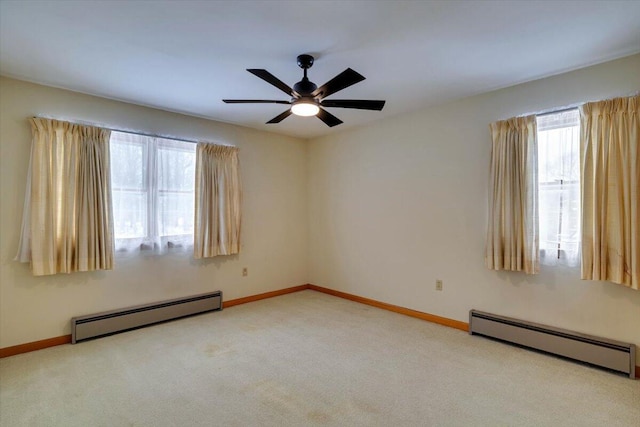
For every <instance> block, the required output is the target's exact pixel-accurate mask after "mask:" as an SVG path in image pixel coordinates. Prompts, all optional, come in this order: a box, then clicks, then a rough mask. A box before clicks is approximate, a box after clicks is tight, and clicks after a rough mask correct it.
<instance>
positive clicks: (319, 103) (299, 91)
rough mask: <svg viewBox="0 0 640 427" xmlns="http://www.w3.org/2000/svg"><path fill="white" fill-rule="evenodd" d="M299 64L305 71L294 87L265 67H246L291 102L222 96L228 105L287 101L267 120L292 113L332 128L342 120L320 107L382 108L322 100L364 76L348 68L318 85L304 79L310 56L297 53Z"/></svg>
mask: <svg viewBox="0 0 640 427" xmlns="http://www.w3.org/2000/svg"><path fill="white" fill-rule="evenodd" d="M297 59H298V66H299V67H300V68H302V69H303V70H304V77H303V78H302V80H300V81H299V82H298V83H296V84H294V85H293V89H292V88H290V87H289V86H288V85H287V84H286V83H284V82H282V81H281V80H279V79H278V78H277V77H276V76H274V75H273V74H271V73H270V72H268V71H267V70H262V69H256V68H248V69H247V71H248V72H250V73H251V74H253V75H255V76H257V77H259V78H261V79H262V80H264V81H266V82H267V83H270V84H272V85H273V86H275V87H277V88H278V89H280V90H281V91H283V92H284V93H286V94H287V95H289V96H291V100H290V101H278V100H265V99H223V100H222V101H224V102H226V103H227V104H286V105H290V106H291V107H290V108H289V109H288V110H286V111H285V112H283V113H282V114H279V115H277V116H276V117H274V118H273V119H271V120H269V121H268V122H267V124H270V123H280V122H281V121H282V120H284V119H286V118H287V117H289V116H290V115H291V114H295V115H297V116H317V117H318V118H319V119H320V120H322V121H323V122H324V123H325V124H326V125H327V126H329V127H333V126H337V125H339V124H340V123H342V120H340V119H339V118H337V117H336V116H334V115H333V114H331V113H329V112H328V111H327V110H325V109H324V108H323V107H328V108H332V107H339V108H356V109H358V110H377V111H380V110H382V108H383V107H384V103H385V101H372V100H364V99H325V98H326V97H328V96H329V95H332V94H334V93H336V92H338V91H339V90H342V89H344V88H347V87H349V86H351V85H354V84H356V83H358V82H361V81H362V80H364V79H365V78H364V76H362V75H361V74H359V73H357V72H355V71H353V70H352V69H351V68H347V69H346V70H344V71H343V72H342V73H340V74H338V75H337V76H335V77H334V78H332V79H331V80H329V81H328V82H326V83H325V84H324V85H322V86H320V87H318V86H316V84H315V83H313V82H312V81H311V80H309V79H308V78H307V70H308V69H309V68H311V66H312V65H313V60H314V58H313V56H311V55H298V58H297Z"/></svg>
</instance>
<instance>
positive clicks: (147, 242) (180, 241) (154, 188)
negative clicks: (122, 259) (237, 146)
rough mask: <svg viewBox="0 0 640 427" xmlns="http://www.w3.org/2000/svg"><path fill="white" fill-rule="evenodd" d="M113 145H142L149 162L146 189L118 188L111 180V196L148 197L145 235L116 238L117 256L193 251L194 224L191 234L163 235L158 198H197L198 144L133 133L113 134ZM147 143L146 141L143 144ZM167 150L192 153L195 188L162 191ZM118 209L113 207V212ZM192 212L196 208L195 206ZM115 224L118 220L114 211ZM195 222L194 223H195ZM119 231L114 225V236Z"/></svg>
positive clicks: (144, 180) (144, 178)
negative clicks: (161, 167) (130, 137)
mask: <svg viewBox="0 0 640 427" xmlns="http://www.w3.org/2000/svg"><path fill="white" fill-rule="evenodd" d="M118 134H131V135H136V136H137V137H140V138H142V139H143V141H126V140H124V139H121V140H118ZM111 138H112V139H111V144H130V145H137V146H140V147H141V148H142V150H143V154H142V161H143V162H144V163H146V174H143V177H142V178H143V183H142V185H143V187H142V188H141V189H138V188H122V187H118V186H117V185H115V183H114V182H113V179H112V193H113V194H115V193H116V192H126V191H134V192H139V193H142V194H145V195H146V197H144V199H145V201H146V205H145V206H146V224H145V225H144V226H143V232H142V234H143V235H142V236H118V235H117V234H116V235H115V236H114V237H115V241H116V253H120V254H122V253H137V252H142V251H144V252H146V253H149V252H153V253H162V252H165V251H166V250H168V249H179V248H182V249H190V248H192V247H193V225H192V227H191V230H190V232H189V233H180V234H170V235H169V234H167V235H163V234H161V228H162V226H161V225H160V219H161V212H160V202H159V198H160V197H161V194H162V193H164V194H171V193H173V194H179V193H189V192H190V193H192V194H193V196H194V197H195V194H194V193H195V161H196V150H195V148H196V146H195V143H193V142H190V141H183V140H178V139H168V138H161V137H155V136H148V135H141V134H135V133H132V132H120V131H118V132H116V131H114V132H112V137H111ZM144 140H146V142H145V141H144ZM163 149H165V150H167V151H183V152H190V153H193V171H194V178H193V179H194V186H193V187H192V188H191V190H187V191H184V190H182V191H181V190H171V189H161V188H159V187H160V185H161V184H160V182H159V181H160V180H159V174H160V170H159V156H160V151H161V150H163ZM111 160H112V162H111V163H112V165H111V167H112V168H117V167H118V165H117V164H116V162H114V158H113V157H112V158H111ZM115 209H116V206H115V205H114V211H115ZM192 209H193V206H192ZM113 217H114V221H115V219H116V218H117V217H118V216H117V215H116V214H115V212H114V216H113ZM192 221H193V219H192V220H191V224H193V222H192ZM117 231H118V227H116V226H115V224H114V233H116V232H117Z"/></svg>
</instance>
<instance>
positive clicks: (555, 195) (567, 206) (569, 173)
mask: <svg viewBox="0 0 640 427" xmlns="http://www.w3.org/2000/svg"><path fill="white" fill-rule="evenodd" d="M537 127H538V129H537V133H538V211H539V227H540V229H539V243H540V260H541V262H542V263H543V264H547V265H554V264H564V265H570V266H573V265H577V264H578V262H579V253H580V154H579V153H580V117H579V113H578V110H577V109H575V110H568V111H564V112H558V113H552V114H545V115H540V116H538V117H537Z"/></svg>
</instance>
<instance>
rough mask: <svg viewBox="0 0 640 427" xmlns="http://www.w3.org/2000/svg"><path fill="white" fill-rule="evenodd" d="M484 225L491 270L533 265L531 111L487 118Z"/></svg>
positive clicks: (534, 192) (533, 146) (535, 223)
mask: <svg viewBox="0 0 640 427" xmlns="http://www.w3.org/2000/svg"><path fill="white" fill-rule="evenodd" d="M490 129H491V137H492V139H493V149H492V154H491V172H490V188H489V225H488V230H487V244H486V248H485V262H486V264H487V267H488V268H489V269H492V270H510V271H524V272H525V273H527V274H535V273H537V272H538V270H539V264H540V262H539V253H538V190H537V188H538V162H537V135H536V132H537V131H536V117H535V116H527V117H517V118H512V119H509V120H503V121H499V122H496V123H492V124H491V126H490Z"/></svg>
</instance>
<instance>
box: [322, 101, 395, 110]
mask: <svg viewBox="0 0 640 427" xmlns="http://www.w3.org/2000/svg"><path fill="white" fill-rule="evenodd" d="M384 103H385V101H372V100H364V99H327V100H326V101H322V103H321V105H322V106H323V107H339V108H357V109H358V110H377V111H380V110H382V107H384Z"/></svg>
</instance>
